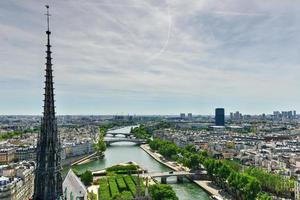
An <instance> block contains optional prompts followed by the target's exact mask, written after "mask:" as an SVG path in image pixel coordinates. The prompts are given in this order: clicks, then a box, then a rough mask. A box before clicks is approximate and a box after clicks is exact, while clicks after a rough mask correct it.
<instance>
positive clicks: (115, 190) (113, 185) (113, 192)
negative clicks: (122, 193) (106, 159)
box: [108, 177, 119, 197]
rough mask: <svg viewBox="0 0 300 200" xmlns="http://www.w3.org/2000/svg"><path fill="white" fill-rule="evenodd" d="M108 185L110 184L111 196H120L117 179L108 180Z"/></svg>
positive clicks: (110, 178)
mask: <svg viewBox="0 0 300 200" xmlns="http://www.w3.org/2000/svg"><path fill="white" fill-rule="evenodd" d="M108 183H109V188H110V193H111V196H112V197H114V196H116V195H118V194H119V189H118V185H117V183H116V181H115V177H109V178H108Z"/></svg>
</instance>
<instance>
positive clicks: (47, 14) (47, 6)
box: [45, 5, 51, 32]
mask: <svg viewBox="0 0 300 200" xmlns="http://www.w3.org/2000/svg"><path fill="white" fill-rule="evenodd" d="M45 7H46V8H47V13H46V14H45V15H46V16H47V27H48V30H47V31H48V32H50V29H49V18H50V16H51V15H50V14H49V5H45Z"/></svg>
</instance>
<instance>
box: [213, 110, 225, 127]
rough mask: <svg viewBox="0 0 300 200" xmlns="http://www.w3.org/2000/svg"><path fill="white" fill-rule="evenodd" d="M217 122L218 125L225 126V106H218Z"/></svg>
mask: <svg viewBox="0 0 300 200" xmlns="http://www.w3.org/2000/svg"><path fill="white" fill-rule="evenodd" d="M215 123H216V126H225V110H224V108H216V114H215Z"/></svg>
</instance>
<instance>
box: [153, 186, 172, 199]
mask: <svg viewBox="0 0 300 200" xmlns="http://www.w3.org/2000/svg"><path fill="white" fill-rule="evenodd" d="M149 191H150V194H151V197H152V200H178V197H177V196H176V194H175V192H174V190H173V189H172V187H171V186H170V185H165V184H155V185H151V186H150V187H149Z"/></svg>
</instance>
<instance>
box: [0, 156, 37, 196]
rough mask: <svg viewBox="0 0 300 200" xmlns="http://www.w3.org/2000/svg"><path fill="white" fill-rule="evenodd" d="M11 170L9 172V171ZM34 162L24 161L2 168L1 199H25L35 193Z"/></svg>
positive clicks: (0, 181) (0, 178)
mask: <svg viewBox="0 0 300 200" xmlns="http://www.w3.org/2000/svg"><path fill="white" fill-rule="evenodd" d="M8 172H9V173H8ZM33 186H34V163H28V162H22V163H19V164H17V165H16V166H6V167H4V168H1V170H0V199H1V200H12V199H13V200H24V199H30V198H31V197H32V195H33Z"/></svg>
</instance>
